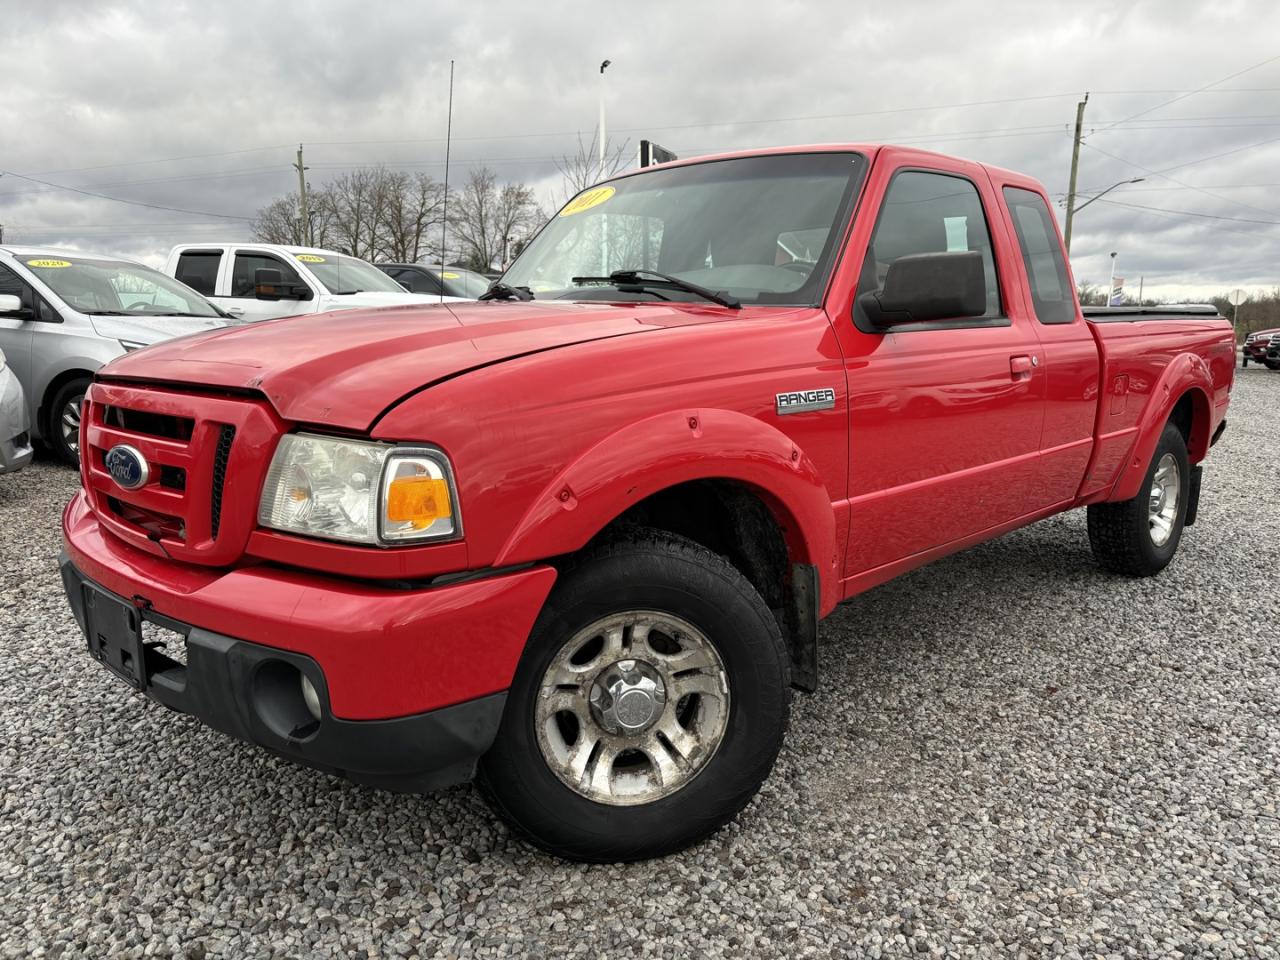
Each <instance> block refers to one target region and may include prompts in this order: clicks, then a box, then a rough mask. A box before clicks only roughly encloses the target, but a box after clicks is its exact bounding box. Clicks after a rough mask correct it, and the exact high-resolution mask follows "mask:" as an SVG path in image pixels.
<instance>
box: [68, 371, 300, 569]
mask: <svg viewBox="0 0 1280 960" xmlns="http://www.w3.org/2000/svg"><path fill="white" fill-rule="evenodd" d="M82 416H83V419H84V422H85V426H84V439H85V444H84V449H83V450H82V451H81V454H82V455H81V471H82V480H83V482H84V488H85V494H86V496H87V497H88V500H89V504H90V506H91V507H92V508H93V511H94V513H95V514H96V515H97V517H98V519H99V522H100V523H102V525H103V526H104V527H105V528H107V529H108V530H110V531H111V532H113V533H115V534H116V535H117V536H119V537H120V538H122V539H124V540H125V541H127V542H129V543H131V544H132V545H134V546H136V547H138V548H139V549H142V550H146V551H149V552H151V553H154V554H157V555H160V556H164V557H167V558H169V559H173V560H182V561H185V562H189V563H201V564H207V565H211V566H222V565H228V564H232V563H235V562H236V561H238V560H239V559H240V557H241V555H242V554H243V553H244V550H245V548H246V546H247V545H248V541H249V536H250V534H251V533H252V532H253V529H254V527H255V525H256V522H257V500H258V494H259V492H260V490H261V487H262V480H263V476H264V474H265V473H266V470H267V465H268V462H269V461H270V459H271V452H272V451H273V450H274V449H275V444H276V441H277V439H278V438H279V436H280V435H281V434H282V433H283V432H284V424H283V422H282V421H281V420H280V419H279V418H278V417H277V416H276V415H275V412H274V411H273V410H272V408H271V406H270V405H269V404H268V403H267V402H266V400H265V398H257V397H243V396H241V397H229V396H226V395H216V394H204V393H199V392H196V391H177V390H169V389H166V388H164V387H160V386H156V387H149V386H139V385H124V384H117V383H95V384H93V385H92V386H91V387H90V388H89V393H88V395H87V397H86V399H85V405H84V409H83V413H82ZM122 444H127V445H128V446H130V447H132V448H133V449H134V450H135V451H137V452H138V453H140V454H141V456H142V457H143V458H144V459H145V460H146V463H147V465H148V467H149V468H150V469H149V473H148V478H147V480H146V481H145V482H144V483H143V484H142V485H141V486H139V487H137V488H135V489H132V490H130V489H127V488H125V487H122V486H121V485H120V484H119V483H117V482H116V480H115V479H114V478H113V477H112V476H111V474H110V472H109V471H108V470H107V468H106V455H107V453H108V452H109V451H110V450H111V449H112V448H113V447H116V446H119V445H122Z"/></svg>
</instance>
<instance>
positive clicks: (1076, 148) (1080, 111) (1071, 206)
mask: <svg viewBox="0 0 1280 960" xmlns="http://www.w3.org/2000/svg"><path fill="white" fill-rule="evenodd" d="M1088 102H1089V94H1088V91H1086V92H1085V95H1084V99H1083V100H1081V101H1080V102H1079V103H1077V104H1076V138H1075V141H1074V142H1073V143H1072V145H1071V183H1070V184H1069V185H1068V186H1067V226H1066V229H1065V230H1064V231H1063V238H1062V239H1063V242H1064V243H1065V244H1066V247H1067V257H1068V258H1069V257H1070V256H1071V218H1072V217H1073V216H1074V215H1075V212H1076V174H1077V173H1078V172H1079V170H1080V134H1081V133H1082V132H1083V130H1084V108H1085V104H1087V103H1088Z"/></svg>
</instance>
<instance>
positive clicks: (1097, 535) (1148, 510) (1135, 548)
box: [1088, 423, 1191, 577]
mask: <svg viewBox="0 0 1280 960" xmlns="http://www.w3.org/2000/svg"><path fill="white" fill-rule="evenodd" d="M1190 484H1191V465H1190V463H1189V461H1188V459H1187V445H1186V441H1184V440H1183V439H1182V433H1181V432H1180V431H1179V430H1178V428H1177V427H1175V426H1174V425H1173V424H1172V423H1167V424H1165V427H1164V432H1163V433H1161V435H1160V442H1159V443H1158V444H1156V451H1155V455H1154V456H1153V457H1152V458H1151V465H1150V466H1149V467H1148V468H1147V474H1146V477H1145V479H1144V480H1143V485H1142V489H1141V491H1140V492H1139V493H1138V495H1137V496H1136V497H1134V498H1133V499H1132V500H1126V501H1124V502H1123V503H1096V504H1094V505H1093V506H1091V507H1089V510H1088V514H1089V546H1090V547H1091V548H1092V549H1093V555H1094V558H1095V559H1096V560H1097V561H1098V563H1099V564H1101V565H1102V567H1103V568H1105V569H1107V570H1111V571H1114V572H1115V573H1127V574H1129V575H1130V576H1135V577H1149V576H1151V575H1153V574H1156V573H1159V572H1160V571H1161V570H1163V569H1164V568H1165V567H1166V566H1168V564H1169V561H1170V560H1172V559H1173V555H1174V553H1176V552H1177V550H1178V543H1179V541H1180V540H1181V539H1182V528H1183V523H1184V521H1185V520H1186V516H1187V503H1188V499H1189V498H1188V495H1189V493H1190Z"/></svg>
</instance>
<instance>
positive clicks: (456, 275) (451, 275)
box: [440, 273, 462, 280]
mask: <svg viewBox="0 0 1280 960" xmlns="http://www.w3.org/2000/svg"><path fill="white" fill-rule="evenodd" d="M440 276H442V277H444V278H445V279H446V280H460V279H461V278H462V274H460V273H442V274H440Z"/></svg>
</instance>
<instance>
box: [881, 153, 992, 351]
mask: <svg viewBox="0 0 1280 960" xmlns="http://www.w3.org/2000/svg"><path fill="white" fill-rule="evenodd" d="M963 250H976V251H978V252H979V253H981V254H982V267H983V272H984V274H985V275H986V281H987V312H986V313H985V314H983V317H999V316H1002V311H1001V307H1000V286H999V284H998V283H997V281H996V261H995V256H994V254H993V253H992V251H991V233H990V231H988V229H987V220H986V217H985V216H983V212H982V199H981V198H980V197H979V196H978V189H977V187H975V186H974V185H973V184H972V183H971V182H970V181H968V180H966V179H965V178H964V177H958V176H951V175H949V174H944V173H928V172H925V171H919V170H906V171H903V172H902V173H899V174H897V175H896V176H895V177H894V178H893V180H892V181H891V182H890V184H889V189H888V191H887V192H886V193H885V198H884V203H883V204H882V205H881V207H880V218H879V220H877V222H876V229H875V233H874V234H872V237H871V243H870V245H869V246H868V247H867V255H866V257H865V258H864V259H863V261H862V275H861V277H860V278H859V280H858V295H859V296H861V295H862V294H864V293H868V292H875V291H878V290H881V289H883V287H884V278H885V274H887V273H888V272H889V265H890V264H891V263H893V262H894V261H895V260H897V259H898V258H899V257H905V256H907V255H909V254H913V253H954V252H957V251H963ZM860 326H861V324H860Z"/></svg>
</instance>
